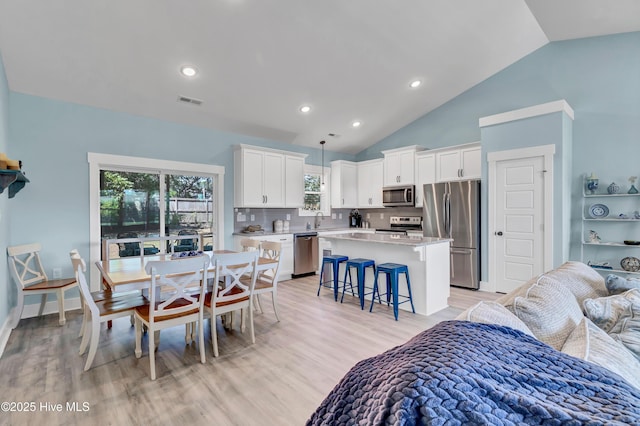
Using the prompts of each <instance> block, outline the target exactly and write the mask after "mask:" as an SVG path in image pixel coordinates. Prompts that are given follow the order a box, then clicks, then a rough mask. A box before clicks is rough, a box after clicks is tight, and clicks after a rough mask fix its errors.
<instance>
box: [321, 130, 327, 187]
mask: <svg viewBox="0 0 640 426" xmlns="http://www.w3.org/2000/svg"><path fill="white" fill-rule="evenodd" d="M325 143H326V141H320V146H321V147H322V181H321V182H320V190H321V191H324V144H325Z"/></svg>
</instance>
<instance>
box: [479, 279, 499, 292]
mask: <svg viewBox="0 0 640 426" xmlns="http://www.w3.org/2000/svg"><path fill="white" fill-rule="evenodd" d="M478 290H480V291H488V292H490V293H495V292H496V286H495V284H491V283H488V282H486V281H480V288H479V289H478Z"/></svg>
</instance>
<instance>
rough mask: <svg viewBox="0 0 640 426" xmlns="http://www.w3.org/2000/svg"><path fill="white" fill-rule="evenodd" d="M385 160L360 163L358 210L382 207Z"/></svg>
mask: <svg viewBox="0 0 640 426" xmlns="http://www.w3.org/2000/svg"><path fill="white" fill-rule="evenodd" d="M383 162H384V160H383V159H382V158H380V159H377V160H369V161H361V162H359V163H358V208H361V209H365V208H378V207H384V206H383V205H382V186H383V176H382V175H383V169H384V164H383Z"/></svg>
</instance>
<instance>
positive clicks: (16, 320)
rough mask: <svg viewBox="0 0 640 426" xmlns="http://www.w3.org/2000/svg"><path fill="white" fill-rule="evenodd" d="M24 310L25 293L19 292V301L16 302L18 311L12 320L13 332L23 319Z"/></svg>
mask: <svg viewBox="0 0 640 426" xmlns="http://www.w3.org/2000/svg"><path fill="white" fill-rule="evenodd" d="M23 309H24V293H23V292H21V291H19V292H18V300H17V301H16V310H15V313H14V314H13V318H12V320H11V329H12V330H13V329H14V328H16V327H17V326H18V323H19V322H20V318H22V310H23Z"/></svg>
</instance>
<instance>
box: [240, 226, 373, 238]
mask: <svg viewBox="0 0 640 426" xmlns="http://www.w3.org/2000/svg"><path fill="white" fill-rule="evenodd" d="M354 229H358V230H359V228H349V227H338V228H322V227H321V228H311V229H304V228H301V229H294V230H289V231H288V232H273V231H261V232H242V231H240V232H234V233H233V234H232V235H242V236H244V237H252V236H261V235H293V234H304V233H306V232H317V233H318V234H323V235H324V234H326V233H327V232H346V231H349V230H352V231H353V230H354ZM362 231H370V232H373V231H375V229H373V228H362Z"/></svg>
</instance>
